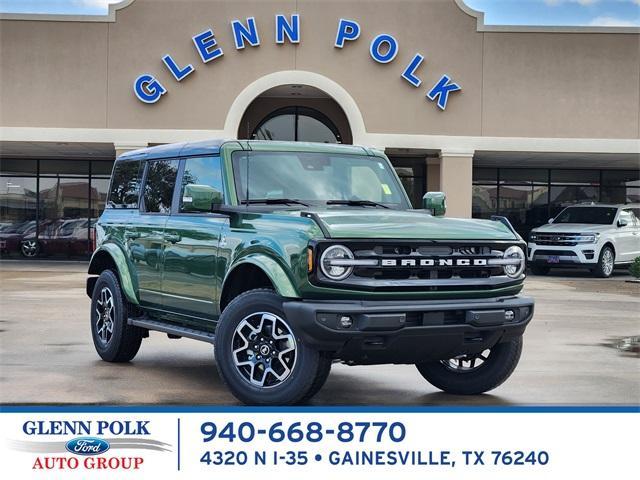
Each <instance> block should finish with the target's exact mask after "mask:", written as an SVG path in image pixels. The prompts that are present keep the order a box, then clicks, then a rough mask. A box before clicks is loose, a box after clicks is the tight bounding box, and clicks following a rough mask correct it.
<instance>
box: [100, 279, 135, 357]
mask: <svg viewBox="0 0 640 480" xmlns="http://www.w3.org/2000/svg"><path fill="white" fill-rule="evenodd" d="M107 292H108V294H109V295H110V296H111V299H112V300H111V304H112V306H113V309H112V313H111V314H109V313H108V312H107V307H104V306H103V305H105V304H108V301H107V302H105V300H104V299H105V296H104V295H107ZM99 311H100V312H102V318H101V319H99V318H98V312H99ZM105 312H107V315H108V316H109V318H110V319H109V320H108V321H107V322H105ZM128 317H129V302H128V301H127V300H126V299H125V298H124V295H123V294H122V289H121V288H120V281H119V280H118V276H117V275H116V274H115V273H113V272H112V271H111V270H105V271H103V272H102V273H101V274H100V276H99V277H98V280H96V284H95V286H94V288H93V294H92V296H91V336H92V337H93V345H94V346H95V348H96V352H98V355H100V357H101V358H102V359H103V360H105V361H107V362H115V363H121V362H128V361H130V360H132V359H133V357H135V356H136V353H138V350H139V349H140V344H141V343H142V334H143V329H141V328H139V327H135V326H133V325H129V324H128V322H127V319H128ZM108 325H111V335H108ZM101 327H102V329H101Z"/></svg>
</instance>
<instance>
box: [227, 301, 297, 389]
mask: <svg viewBox="0 0 640 480" xmlns="http://www.w3.org/2000/svg"><path fill="white" fill-rule="evenodd" d="M231 342H232V347H231V348H232V350H233V363H234V365H235V367H236V369H237V371H238V372H239V373H240V375H241V376H242V378H243V379H244V380H245V381H247V382H248V383H250V384H251V385H253V386H256V387H260V388H273V387H277V386H278V385H281V384H282V383H283V382H284V381H285V380H286V379H287V378H289V376H290V375H291V373H292V372H293V369H294V367H295V364H296V359H297V346H296V340H295V337H294V335H293V332H292V331H291V328H290V327H289V325H288V324H287V322H286V321H285V320H284V319H282V318H280V317H279V316H278V315H275V314H273V313H268V312H259V313H253V314H251V315H249V316H247V317H245V318H244V319H242V321H241V322H240V323H239V324H238V326H237V327H236V329H235V331H234V333H233V337H232V339H231Z"/></svg>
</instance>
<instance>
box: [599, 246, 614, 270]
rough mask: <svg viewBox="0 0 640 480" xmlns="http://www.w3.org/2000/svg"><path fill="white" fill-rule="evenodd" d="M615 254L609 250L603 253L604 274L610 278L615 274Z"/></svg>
mask: <svg viewBox="0 0 640 480" xmlns="http://www.w3.org/2000/svg"><path fill="white" fill-rule="evenodd" d="M613 262H614V259H613V252H612V251H611V250H609V249H608V248H607V249H606V250H605V251H604V252H602V272H603V273H604V274H605V275H606V276H609V275H611V273H612V272H613Z"/></svg>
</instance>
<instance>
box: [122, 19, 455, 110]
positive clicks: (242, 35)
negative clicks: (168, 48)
mask: <svg viewBox="0 0 640 480" xmlns="http://www.w3.org/2000/svg"><path fill="white" fill-rule="evenodd" d="M231 31H232V33H233V40H234V44H235V48H236V50H241V49H243V48H245V47H246V46H247V45H248V46H250V47H258V46H259V45H260V35H259V32H258V26H257V24H256V20H255V18H254V17H249V18H247V19H246V20H245V21H244V22H243V21H241V20H233V21H232V22H231ZM360 33H361V28H360V25H359V24H358V22H356V21H354V20H347V19H344V18H342V19H340V20H339V21H338V28H337V31H336V38H335V42H334V45H333V46H334V47H335V48H340V49H341V48H344V47H345V46H346V45H347V42H354V41H356V40H357V39H358V38H359V37H360ZM192 40H193V44H194V46H195V48H196V50H197V51H198V54H199V55H200V58H201V59H202V62H203V63H209V62H212V61H214V60H215V59H217V58H220V57H222V56H223V55H224V51H223V49H222V46H220V45H219V44H218V42H217V40H216V37H215V34H214V33H213V30H212V29H207V30H205V31H203V32H200V33H198V34H197V35H194V36H193V37H192ZM285 41H288V42H290V43H292V44H296V43H300V16H299V15H298V14H295V15H291V16H290V17H287V16H285V15H276V16H275V42H276V43H277V44H284V43H285ZM399 48H400V47H399V44H398V41H397V40H396V39H395V37H394V36H393V35H390V34H388V33H382V34H380V35H377V36H375V37H374V38H373V39H372V40H371V44H370V46H369V54H370V55H371V58H372V59H373V60H374V61H376V62H378V63H383V64H388V63H391V62H393V61H394V59H395V58H396V55H397V54H398V49H399ZM162 61H163V63H164V64H165V66H166V67H167V68H168V69H169V71H170V72H171V74H172V75H173V77H174V78H175V79H176V81H178V82H181V81H182V80H184V79H185V78H187V77H188V76H189V75H191V74H192V73H193V72H195V70H196V68H195V67H194V66H193V65H192V64H187V65H184V66H181V64H180V63H179V62H178V61H177V60H176V59H175V58H173V57H172V56H171V55H170V54H166V55H164V56H163V57H162ZM423 61H424V56H423V55H421V54H420V53H416V54H415V55H414V56H413V58H412V59H411V61H410V62H409V63H408V64H407V65H406V66H405V68H404V69H403V70H402V73H401V74H400V76H401V77H402V78H403V79H404V80H406V81H407V82H409V83H410V84H411V85H413V86H414V87H416V88H418V87H420V85H421V84H422V80H421V79H420V77H419V76H418V73H417V72H418V69H419V68H420V65H421V64H422V62H423ZM133 90H134V92H135V94H136V96H137V97H138V99H139V100H140V101H141V102H144V103H156V102H157V101H158V100H160V99H161V98H162V96H163V95H164V94H165V93H167V88H166V87H165V86H164V85H163V84H162V83H160V81H159V80H158V79H157V78H156V77H155V76H154V75H153V74H150V73H144V74H142V75H140V76H139V77H138V78H136V80H135V82H134V83H133ZM459 90H461V88H460V85H458V84H457V83H455V82H454V81H453V80H452V79H451V78H450V77H449V76H448V75H442V76H441V77H440V79H439V80H438V81H437V82H436V83H435V84H434V85H433V86H432V87H431V88H430V89H429V90H428V92H427V93H426V97H427V99H429V100H430V101H432V102H436V105H437V106H438V108H440V109H441V110H444V109H446V108H447V101H448V99H449V94H450V93H452V92H456V91H459Z"/></svg>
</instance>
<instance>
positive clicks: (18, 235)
mask: <svg viewBox="0 0 640 480" xmlns="http://www.w3.org/2000/svg"><path fill="white" fill-rule="evenodd" d="M36 202H37V192H36V178H35V177H0V256H3V257H4V256H9V255H19V254H20V253H21V247H22V239H23V238H24V237H25V236H28V235H32V234H33V233H34V232H35V230H36V206H37V204H36Z"/></svg>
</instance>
